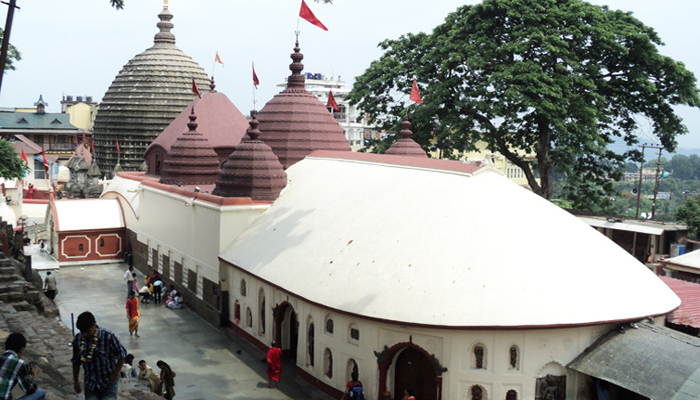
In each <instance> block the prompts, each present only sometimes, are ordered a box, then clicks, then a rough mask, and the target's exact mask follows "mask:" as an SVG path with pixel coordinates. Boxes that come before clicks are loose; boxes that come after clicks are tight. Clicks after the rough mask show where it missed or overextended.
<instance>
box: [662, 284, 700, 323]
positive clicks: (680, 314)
mask: <svg viewBox="0 0 700 400" xmlns="http://www.w3.org/2000/svg"><path fill="white" fill-rule="evenodd" d="M659 278H661V280H662V281H664V283H665V284H666V285H668V287H669V288H671V290H673V292H674V293H676V296H678V297H680V299H681V306H680V307H678V309H676V311H674V312H672V313H671V314H669V315H668V316H667V317H666V319H667V320H668V322H671V323H673V324H677V325H687V326H692V327H693V328H700V284H698V283H693V282H688V281H682V280H680V279H675V278H671V277H668V276H660V277H659Z"/></svg>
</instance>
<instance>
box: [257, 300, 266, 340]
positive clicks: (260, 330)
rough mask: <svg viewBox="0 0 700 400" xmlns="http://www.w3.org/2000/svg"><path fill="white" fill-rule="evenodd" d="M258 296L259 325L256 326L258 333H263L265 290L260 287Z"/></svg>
mask: <svg viewBox="0 0 700 400" xmlns="http://www.w3.org/2000/svg"><path fill="white" fill-rule="evenodd" d="M258 298H259V299H260V319H259V321H260V326H259V327H258V333H259V334H260V335H264V334H265V292H264V291H263V290H262V289H260V293H259V294H258Z"/></svg>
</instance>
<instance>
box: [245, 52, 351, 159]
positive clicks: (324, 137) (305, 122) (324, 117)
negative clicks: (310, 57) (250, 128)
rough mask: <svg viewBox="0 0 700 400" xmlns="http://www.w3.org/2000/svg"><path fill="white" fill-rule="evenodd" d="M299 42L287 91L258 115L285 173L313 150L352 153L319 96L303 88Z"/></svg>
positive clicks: (263, 132) (293, 55)
mask: <svg viewBox="0 0 700 400" xmlns="http://www.w3.org/2000/svg"><path fill="white" fill-rule="evenodd" d="M299 51H300V49H299V42H298V41H297V42H296V45H295V47H294V53H292V55H291V57H292V63H291V64H290V66H289V69H290V70H291V71H292V75H290V76H289V78H288V79H287V88H286V89H284V90H283V91H282V92H281V93H279V94H277V95H275V97H274V98H272V100H270V101H269V102H268V103H267V104H265V107H263V108H262V110H260V112H259V113H258V120H259V121H260V131H261V132H262V134H261V135H262V136H261V139H262V140H263V141H264V142H265V143H266V144H268V145H269V146H270V147H271V148H272V151H274V152H275V154H276V155H277V157H278V158H279V160H280V163H282V165H283V166H284V168H285V169H287V168H289V166H291V165H292V164H294V163H295V162H297V161H299V160H301V159H302V158H304V157H306V156H307V155H308V154H309V153H311V152H312V151H314V150H336V151H350V145H349V144H348V141H347V140H346V139H345V134H344V133H343V128H341V127H340V125H339V124H338V122H337V121H336V120H335V118H333V115H331V113H329V112H328V110H327V109H326V107H325V106H324V105H323V103H321V102H320V101H319V100H318V98H316V96H314V95H313V94H311V93H310V92H309V91H307V90H306V89H305V88H304V83H305V79H304V76H303V75H301V71H302V70H303V69H304V65H303V64H302V63H301V60H302V59H303V58H304V56H303V55H302V54H301V53H300V52H299Z"/></svg>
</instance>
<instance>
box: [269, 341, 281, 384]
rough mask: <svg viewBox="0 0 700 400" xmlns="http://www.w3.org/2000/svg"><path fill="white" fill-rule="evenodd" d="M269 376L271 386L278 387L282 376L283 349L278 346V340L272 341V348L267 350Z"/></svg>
mask: <svg viewBox="0 0 700 400" xmlns="http://www.w3.org/2000/svg"><path fill="white" fill-rule="evenodd" d="M266 360H267V377H268V378H269V379H268V380H269V385H268V386H267V387H269V388H276V387H277V384H278V383H279V381H280V377H281V376H282V349H280V348H279V347H277V342H276V341H274V340H273V341H272V343H271V344H270V350H268V351H267V357H266Z"/></svg>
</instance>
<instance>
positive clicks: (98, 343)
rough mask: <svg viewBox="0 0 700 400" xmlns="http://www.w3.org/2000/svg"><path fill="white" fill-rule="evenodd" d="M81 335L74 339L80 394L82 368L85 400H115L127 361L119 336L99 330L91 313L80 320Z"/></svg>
mask: <svg viewBox="0 0 700 400" xmlns="http://www.w3.org/2000/svg"><path fill="white" fill-rule="evenodd" d="M75 325H76V327H77V328H78V330H79V331H80V333H78V334H77V335H75V338H74V339H73V358H72V359H71V362H72V363H73V384H74V385H75V392H76V393H80V392H81V388H80V382H79V381H78V376H79V374H80V365H81V364H82V365H83V371H84V373H85V400H116V399H117V381H118V380H119V371H121V369H122V366H123V365H124V360H125V359H126V354H127V353H126V349H125V348H124V346H122V344H121V342H119V339H118V338H117V336H116V335H115V334H114V333H112V332H111V331H108V330H107V329H103V328H100V327H98V326H97V323H96V322H95V316H94V315H92V313H90V312H89V311H85V312H84V313H82V314H80V315H79V316H78V320H77V321H76V324H75Z"/></svg>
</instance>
